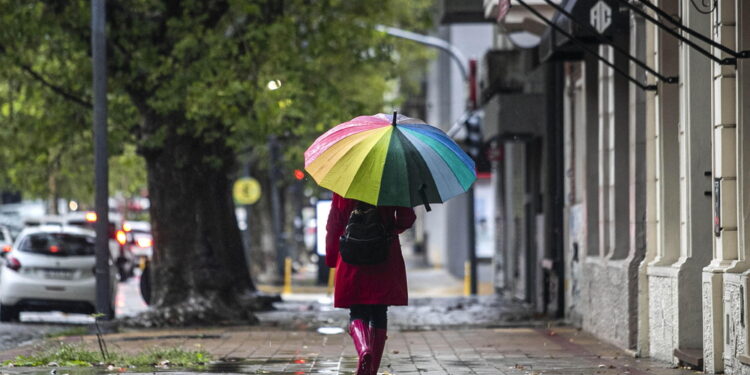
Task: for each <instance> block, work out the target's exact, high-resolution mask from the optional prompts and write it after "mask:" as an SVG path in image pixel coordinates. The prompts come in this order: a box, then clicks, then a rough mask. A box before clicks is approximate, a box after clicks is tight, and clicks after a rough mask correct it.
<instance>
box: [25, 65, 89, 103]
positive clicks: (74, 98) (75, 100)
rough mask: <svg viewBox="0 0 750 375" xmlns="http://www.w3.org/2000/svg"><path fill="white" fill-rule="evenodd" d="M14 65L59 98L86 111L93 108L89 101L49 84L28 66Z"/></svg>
mask: <svg viewBox="0 0 750 375" xmlns="http://www.w3.org/2000/svg"><path fill="white" fill-rule="evenodd" d="M16 65H17V66H18V67H19V68H21V70H23V71H24V72H26V73H27V74H28V75H30V76H31V78H33V79H35V80H36V81H37V82H39V83H41V84H42V85H43V86H45V87H47V88H49V89H50V90H52V91H53V92H55V93H56V94H59V95H60V96H62V97H63V98H65V99H67V100H70V101H71V102H73V103H76V104H78V105H81V106H83V107H84V108H87V109H92V108H94V105H93V104H92V103H91V102H90V101H88V100H85V99H82V98H80V97H78V96H76V95H74V94H72V93H70V92H68V91H67V90H65V89H64V88H62V87H60V86H57V85H55V84H53V83H51V82H49V81H47V80H46V79H45V78H44V77H42V76H41V75H40V74H39V73H37V72H35V71H34V69H32V68H31V67H30V66H28V65H25V64H21V63H16Z"/></svg>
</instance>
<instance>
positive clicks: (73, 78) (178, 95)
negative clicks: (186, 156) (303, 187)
mask: <svg viewBox="0 0 750 375" xmlns="http://www.w3.org/2000/svg"><path fill="white" fill-rule="evenodd" d="M69 3H70V4H69V5H67V6H65V5H62V4H64V3H60V2H53V1H31V2H29V1H26V0H0V6H1V7H2V9H6V10H10V11H7V12H4V14H3V15H2V16H0V17H1V18H0V26H1V27H0V66H2V67H4V68H0V124H2V125H3V126H2V127H0V142H2V144H5V145H13V146H14V147H3V148H2V150H1V151H0V166H2V167H3V168H2V171H3V172H4V173H5V174H6V176H4V177H6V178H5V181H6V185H11V186H12V187H15V188H18V189H20V190H22V191H23V192H25V193H27V194H29V195H31V196H40V197H44V196H47V195H48V194H49V193H50V191H49V189H50V186H49V185H50V184H49V180H50V178H51V177H55V178H56V179H57V185H58V187H57V189H58V192H59V195H61V196H65V197H69V198H71V199H78V200H83V201H89V200H90V197H91V194H92V187H91V184H90V183H84V184H81V183H80V182H81V181H92V180H93V179H92V177H91V176H92V165H93V158H92V131H91V126H90V124H91V111H90V103H91V94H90V88H89V86H90V77H91V63H90V56H89V52H88V51H89V47H88V41H89V38H90V33H89V31H88V22H89V14H88V13H89V2H88V1H73V2H69ZM109 3H110V5H109V8H108V12H109V15H108V17H109V23H110V28H109V36H110V45H111V46H110V49H109V54H110V56H109V59H110V69H109V71H110V87H109V88H110V94H109V107H110V108H109V114H110V126H109V131H110V154H111V155H115V156H117V155H121V154H123V152H125V154H126V155H127V156H126V157H124V158H122V159H117V158H113V159H112V160H111V163H112V165H111V168H112V172H111V177H113V179H114V180H116V182H115V183H113V184H112V186H111V188H113V189H114V191H123V192H133V191H136V190H139V189H138V187H137V186H135V185H140V186H143V185H144V184H145V176H144V175H143V173H138V172H137V171H138V169H141V168H142V167H143V162H142V161H138V160H137V157H135V156H134V154H133V153H132V152H130V150H128V149H127V147H124V146H123V144H126V143H129V142H133V144H136V145H137V146H138V147H139V148H140V149H141V150H143V149H147V148H151V147H156V148H158V147H159V146H160V145H161V143H162V142H163V140H164V137H165V130H166V128H167V127H177V128H178V129H179V131H180V132H190V133H193V134H195V135H198V136H202V137H204V138H205V139H207V140H211V139H217V138H224V139H226V140H227V142H229V143H230V144H231V145H232V146H233V147H234V148H235V149H242V148H247V147H251V146H258V145H263V144H264V142H265V138H266V136H267V135H269V134H278V135H287V136H288V137H293V139H294V140H296V141H297V142H294V143H291V144H289V145H288V146H289V147H288V149H287V153H286V155H287V159H288V161H289V162H290V163H292V164H295V165H298V164H299V163H300V161H301V159H300V155H301V152H300V150H302V149H303V147H304V146H305V145H306V144H308V143H309V142H310V141H311V140H312V139H313V138H314V136H315V135H317V134H320V133H321V132H323V131H324V130H325V129H326V128H328V127H330V126H332V125H335V124H336V123H339V122H342V121H344V120H347V119H349V118H352V117H354V116H356V115H359V114H372V113H375V112H379V111H381V110H383V109H390V107H392V106H394V105H397V104H398V103H399V102H400V100H401V99H402V98H398V97H393V100H390V102H386V101H385V99H384V94H385V93H386V92H388V91H392V88H393V82H394V79H396V78H399V77H405V79H403V80H402V82H403V83H405V84H407V85H414V79H413V78H412V79H409V77H415V76H417V75H415V74H413V73H414V69H415V66H416V67H418V66H420V64H423V63H424V61H425V60H426V58H427V57H429V55H428V54H426V53H425V52H424V51H426V50H425V49H422V48H421V47H415V46H414V45H409V44H408V43H409V42H404V41H395V40H393V39H392V38H390V37H388V36H387V35H384V34H382V33H380V32H377V31H375V25H376V24H379V23H385V24H395V25H406V26H405V27H408V28H410V29H415V28H416V29H417V30H419V29H421V28H424V27H426V26H427V25H429V17H428V13H427V12H426V11H425V9H427V7H428V5H429V3H430V2H429V1H428V0H420V1H407V0H389V1H383V2H381V1H356V2H349V1H342V0H328V1H315V2H309V1H305V0H290V1H286V2H284V3H283V4H284V5H283V6H284V8H283V9H273V7H274V6H273V5H268V4H274V3H275V2H264V1H229V2H185V3H186V4H185V5H183V9H182V14H178V13H176V12H175V11H173V9H171V8H170V7H173V4H172V3H171V2H159V1H145V0H143V1H136V2H132V3H130V2H129V3H128V4H125V3H123V2H121V1H110V2H109ZM278 3H279V4H281V2H278ZM206 4H208V5H206ZM212 4H216V5H212ZM268 8H271V9H268ZM274 12H275V13H274ZM162 31H163V32H162ZM155 34H157V35H163V36H164V39H165V40H163V41H160V40H157V41H155V42H151V40H153V38H152V36H153V35H155ZM415 63H416V64H415ZM407 73H408V74H407ZM272 80H278V81H279V82H281V87H280V88H279V89H278V90H275V91H271V90H268V87H267V83H268V82H269V81H272ZM146 111H149V112H154V113H158V114H170V113H173V112H175V111H176V112H180V113H182V114H183V116H181V117H183V121H180V123H179V124H165V126H158V125H157V126H149V124H145V123H144V121H143V117H144V112H146ZM131 150H132V149H131ZM260 160H263V159H262V158H261V159H260ZM207 161H209V162H211V160H207ZM131 173H132V174H135V175H134V176H130V175H131ZM122 176H128V179H127V181H128V182H125V178H120V177H122ZM2 180H3V179H0V182H1V181H2ZM87 198H88V199H87Z"/></svg>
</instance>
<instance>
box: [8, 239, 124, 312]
mask: <svg viewBox="0 0 750 375" xmlns="http://www.w3.org/2000/svg"><path fill="white" fill-rule="evenodd" d="M94 241H95V233H94V232H93V231H91V230H88V229H83V228H79V227H74V226H59V225H41V226H37V227H29V228H26V229H24V230H23V231H22V232H21V233H20V234H19V236H18V238H17V239H16V241H15V242H14V244H13V247H12V249H11V250H10V252H8V253H7V254H6V255H5V259H4V262H5V265H4V267H2V269H1V270H0V321H3V322H7V321H14V320H18V318H19V313H20V312H21V311H63V312H74V313H84V314H90V313H93V312H95V311H96V277H95V272H94V271H95V270H94V267H95V264H96V259H95V246H94ZM116 273H117V270H116V267H115V266H114V264H113V263H112V262H110V288H111V289H110V295H111V298H112V300H111V301H110V304H111V306H112V311H113V312H114V298H115V295H116V292H117V276H116Z"/></svg>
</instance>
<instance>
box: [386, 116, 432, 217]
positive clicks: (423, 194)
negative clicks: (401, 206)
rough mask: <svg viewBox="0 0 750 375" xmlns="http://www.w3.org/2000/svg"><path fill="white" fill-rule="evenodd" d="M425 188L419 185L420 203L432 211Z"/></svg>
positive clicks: (425, 186)
mask: <svg viewBox="0 0 750 375" xmlns="http://www.w3.org/2000/svg"><path fill="white" fill-rule="evenodd" d="M394 113H395V112H394ZM394 116H395V115H394ZM426 189H427V185H425V184H422V186H420V187H419V195H420V196H421V197H422V203H423V204H424V208H425V210H427V212H430V211H432V208H430V202H428V201H427V193H426V192H425V190H426Z"/></svg>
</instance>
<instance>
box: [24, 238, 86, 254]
mask: <svg viewBox="0 0 750 375" xmlns="http://www.w3.org/2000/svg"><path fill="white" fill-rule="evenodd" d="M18 250H20V251H23V252H27V253H35V254H45V255H59V256H71V255H72V256H75V255H94V253H95V247H94V238H93V237H89V236H78V235H72V234H64V233H35V234H31V235H29V236H28V237H26V238H25V239H24V240H23V241H22V242H21V244H20V246H19V248H18Z"/></svg>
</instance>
